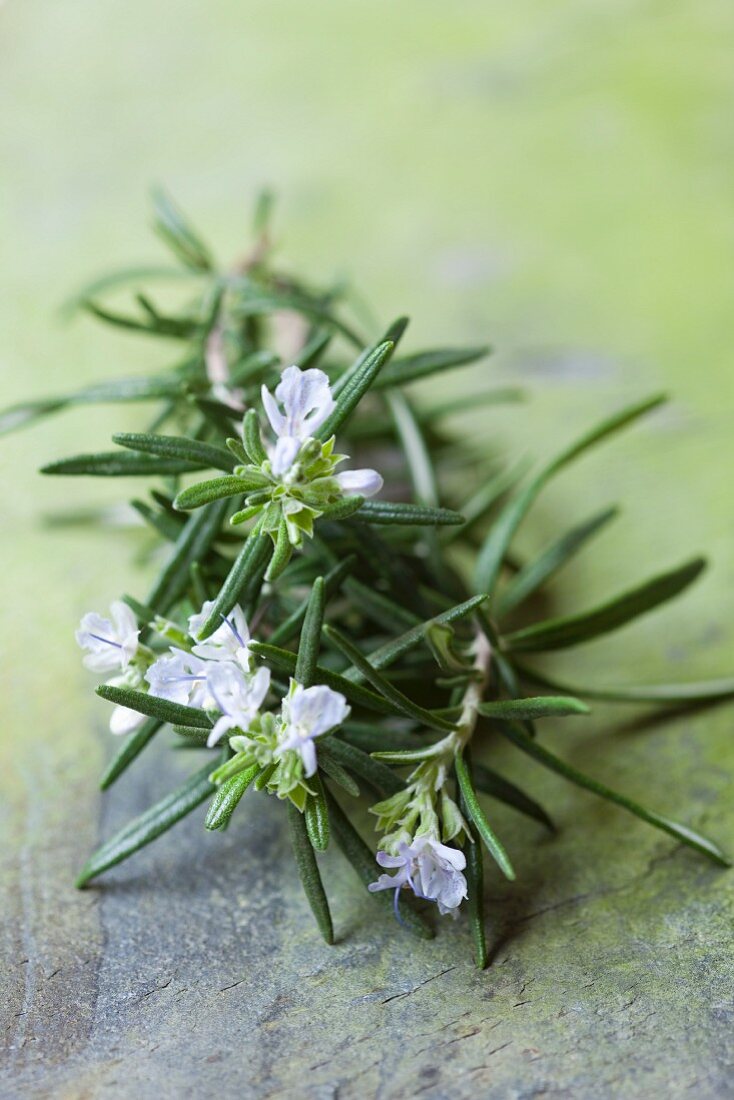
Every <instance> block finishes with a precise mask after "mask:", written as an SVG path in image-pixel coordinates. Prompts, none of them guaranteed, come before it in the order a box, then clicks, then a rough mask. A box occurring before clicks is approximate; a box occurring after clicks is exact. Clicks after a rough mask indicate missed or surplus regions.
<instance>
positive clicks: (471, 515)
mask: <svg viewBox="0 0 734 1100" xmlns="http://www.w3.org/2000/svg"><path fill="white" fill-rule="evenodd" d="M527 470H528V464H527V462H526V460H525V459H524V458H523V459H520V461H519V462H516V463H515V464H514V466H508V467H506V468H505V469H503V470H500V471H499V473H497V474H495V475H494V477H491V478H490V479H489V480H488V481H487V482H486V483H485V484H484V485H482V486H480V488H479V489H478V490H477V491H476V492H475V493H473V494H472V496H470V497H469V499H468V500H467V501H465V503H464V504H462V506H461V514H462V516H463V517H464V526H463V527H462V528H461V530H459V529H458V528H453V529H452V530H450V531H443V532H442V534H441V539H442V542H443V543H444V545H446V544H447V543H450V542H455V541H456V539H458V538H463V537H464V536H465V535H466V534H467V532H468V531H470V530H471V529H472V528H473V527H474V526H475V525H476V524H478V523H481V521H482V520H484V519H486V518H487V516H488V515H489V514H490V512H491V511H492V509H493V508H494V506H495V505H496V504H497V502H498V501H499V500H500V499H501V497H503V496H504V495H505V493H506V492H507V491H508V489H511V488H512V487H513V485H515V484H517V482H518V481H520V479H521V478H522V477H524V475H525V474H526V473H527Z"/></svg>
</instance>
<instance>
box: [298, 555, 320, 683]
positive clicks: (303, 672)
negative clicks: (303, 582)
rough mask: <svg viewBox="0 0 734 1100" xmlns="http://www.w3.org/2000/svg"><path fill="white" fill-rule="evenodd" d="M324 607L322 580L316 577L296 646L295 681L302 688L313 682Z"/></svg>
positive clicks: (317, 660)
mask: <svg viewBox="0 0 734 1100" xmlns="http://www.w3.org/2000/svg"><path fill="white" fill-rule="evenodd" d="M325 605H326V588H325V584H324V578H323V577H317V578H316V580H315V581H314V584H313V588H312V589H311V595H310V597H309V601H308V608H307V610H306V617H305V619H304V620H303V628H302V630H301V640H300V642H299V645H298V657H297V660H296V680H297V681H298V683H299V684H303V686H304V687H310V685H311V683H312V682H313V676H314V672H315V670H316V668H317V666H318V663H319V650H320V648H321V627H322V626H323V622H324V608H325Z"/></svg>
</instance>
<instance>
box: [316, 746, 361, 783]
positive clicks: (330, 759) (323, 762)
mask: <svg viewBox="0 0 734 1100" xmlns="http://www.w3.org/2000/svg"><path fill="white" fill-rule="evenodd" d="M325 740H326V738H322V739H321V741H320V743H319V747H318V753H319V766H320V768H321V770H322V771H323V773H324V775H328V777H329V779H331V780H333V782H334V783H336V785H337V787H341V789H342V790H343V791H346V792H347V794H350V795H351V796H352V798H359V787H358V786H357V783H356V782H355V781H354V779H353V778H352V776H351V775H350V774H349V772H348V771H347V770H346V768H343V767H342V766H341V764H340V763H339V762H338V760H336V758H335V757H334V755H333V754H332V753H330V752H329V751H328V749H329V747H328V745H327V746H326V749H325V750H324V748H323V746H324V741H325Z"/></svg>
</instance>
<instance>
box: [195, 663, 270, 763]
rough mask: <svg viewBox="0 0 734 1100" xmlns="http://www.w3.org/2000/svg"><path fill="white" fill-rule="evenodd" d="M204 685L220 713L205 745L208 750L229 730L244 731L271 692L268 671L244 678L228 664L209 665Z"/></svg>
mask: <svg viewBox="0 0 734 1100" xmlns="http://www.w3.org/2000/svg"><path fill="white" fill-rule="evenodd" d="M206 683H207V688H208V691H209V693H210V694H211V697H212V699H213V700H214V704H215V705H216V707H217V709H218V710H219V711H220V712H221V717H220V718H218V719H217V721H216V723H215V725H214V728H213V729H212V731H211V733H210V734H209V738H208V740H207V745H209V747H211V746H212V745H216V743H217V742H218V741H219V740H220V739H221V738H222V737H224V735H225V733H229V731H230V730H233V729H240V730H247V728H248V727H249V726H250V724H251V723H252V722H253V720H254V719H255V718H256V717H257V714H258V711H259V710H260V707H261V706H262V704H263V702H264V700H265V696H266V695H267V694H268V691H269V689H270V670H269V669H267V668H259V669H258V670H257V672H255V673H253V674H252V675H247V674H246V673H244V672H243V671H242V669H241V668H239V667H238V666H237V665H235V664H232V663H231V662H226V663H225V662H219V663H216V664H214V663H211V664H210V666H209V670H208V675H207V681H206Z"/></svg>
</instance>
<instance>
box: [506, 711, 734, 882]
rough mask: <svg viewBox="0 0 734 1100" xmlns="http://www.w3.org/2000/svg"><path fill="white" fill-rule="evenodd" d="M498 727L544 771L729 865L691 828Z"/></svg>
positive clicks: (513, 729) (514, 730) (514, 731)
mask: <svg viewBox="0 0 734 1100" xmlns="http://www.w3.org/2000/svg"><path fill="white" fill-rule="evenodd" d="M498 728H499V729H500V730H501V732H502V734H503V735H504V736H505V737H506V738H507V739H508V741H511V742H512V744H513V745H516V746H517V747H518V748H519V749H521V750H522V751H523V752H525V753H527V755H528V756H532V757H533V759H534V760H537V761H538V763H539V764H542V765H543V767H544V768H549V769H550V771H553V772H556V773H557V774H558V775H562V776H563V778H564V779H568V780H569V782H570V783H575V784H576V786H577V787H583V788H584V789H585V790H587V791H591V792H592V793H593V794H596V795H598V796H599V797H600V798H605V799H606V800H607V801H608V802H614V803H615V804H616V805H617V806H621V807H622V808H623V809H624V810H627V811H628V812H629V813H631V814H634V815H635V816H636V817H639V818H641V819H642V820H643V821H646V822H647V823H648V825H653V826H654V827H655V828H656V829H661V830H662V831H663V832H665V833H669V834H670V835H671V836H674V837H675V838H676V839H677V840H680V841H682V843H683V844H687V845H688V846H689V847H690V848H695V849H696V850H697V851H699V852H703V854H704V855H706V856H709V858H710V859H712V860H713V861H714V862H715V863H718V864H720V866H722V867H730V866H731V863H730V861H729V859H728V857H727V856H726V855H724V853H723V852H722V851H721V849H720V848H719V846H718V845H717V844H714V843H713V841H711V840H708V839H707V838H706V837H704V836H701V835H700V833H697V832H695V831H694V830H693V829H689V828H688V826H686V825H680V824H678V822H677V821H671V820H670V818H667V817H663V816H662V815H661V814H657V813H655V812H654V811H653V810H647V809H645V807H644V806H640V805H639V804H638V803H637V802H633V801H632V799H631V798H627V796H626V795H623V794H618V793H617V792H616V791H613V790H611V789H610V788H609V787H605V786H603V784H601V783H599V782H597V780H596V779H591V778H590V777H589V776H588V775H584V774H583V773H582V772H579V771H577V770H576V769H575V768H572V767H571V765H570V764H567V763H566V762H565V761H564V760H560V759H559V758H558V757H557V756H554V755H553V753H551V752H549V751H548V749H546V748H543V746H542V745H539V744H538V742H537V741H533V740H532V738H530V737H528V736H527V735H526V734H524V733H523V732H522V730H519V729H517V728H516V727H515V726H510V725H502V726H499V727H498Z"/></svg>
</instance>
